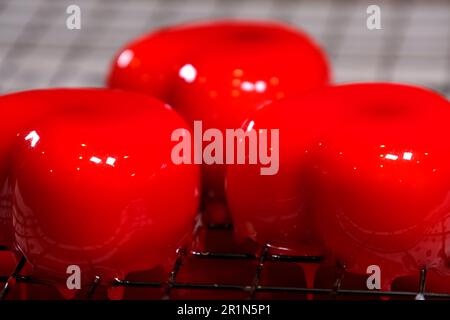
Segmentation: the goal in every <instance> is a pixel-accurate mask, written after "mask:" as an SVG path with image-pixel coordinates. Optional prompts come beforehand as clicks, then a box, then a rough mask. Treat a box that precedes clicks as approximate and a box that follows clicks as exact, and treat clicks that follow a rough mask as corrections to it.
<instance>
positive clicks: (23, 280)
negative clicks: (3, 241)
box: [0, 225, 450, 300]
mask: <svg viewBox="0 0 450 320" xmlns="http://www.w3.org/2000/svg"><path fill="white" fill-rule="evenodd" d="M203 229H204V230H202V229H200V230H201V231H206V232H212V233H214V232H219V233H221V236H222V238H223V235H224V233H223V232H226V233H229V234H228V236H229V235H231V234H232V232H233V230H232V226H230V225H215V226H208V227H203ZM201 231H199V233H201ZM216 236H217V234H216ZM226 238H227V237H225V239H226ZM194 243H195V241H194ZM7 250H8V249H7V248H4V247H0V253H1V252H2V251H3V252H7ZM232 251H234V250H232ZM252 252H254V251H252ZM188 259H191V260H195V261H196V264H195V265H194V266H195V267H196V268H197V269H198V270H200V272H210V270H209V269H208V265H207V264H206V263H205V262H208V261H209V262H211V261H216V260H217V261H219V263H220V265H222V266H223V264H224V263H230V262H233V263H234V265H231V264H230V267H231V268H232V269H233V270H231V269H230V270H226V271H227V272H229V273H233V272H234V273H235V275H236V276H237V277H240V276H241V278H242V279H246V280H242V281H241V282H240V283H236V282H234V281H230V283H227V280H225V283H224V280H223V279H216V280H217V281H214V280H213V281H211V279H210V281H209V282H208V281H206V282H205V280H203V281H196V280H195V277H194V278H192V277H191V278H190V279H189V278H188V280H191V281H186V280H183V279H180V275H181V274H182V273H183V271H184V270H183V269H189V267H188V266H187V264H188V263H186V261H187V260H188ZM249 262H250V264H249ZM270 263H271V264H272V266H273V265H277V266H280V265H281V266H283V265H291V266H292V265H295V266H297V265H299V264H301V267H300V269H298V270H297V273H294V274H293V273H292V272H291V275H289V277H288V280H289V283H287V284H286V283H285V284H280V283H279V282H278V283H277V281H276V277H275V278H272V279H271V280H269V281H267V277H266V276H267V274H266V276H265V274H264V273H268V272H269V271H268V269H269V268H270V267H269V264H270ZM322 263H323V257H321V256H288V255H280V254H278V253H274V252H271V248H270V246H267V245H266V246H263V247H261V248H260V250H259V253H256V254H255V253H248V252H244V251H240V252H239V251H237V252H214V251H201V250H196V249H195V245H193V246H190V249H186V248H179V249H178V251H177V259H176V262H175V264H174V266H173V268H172V270H171V272H170V273H169V274H168V275H162V276H161V275H158V276H155V275H153V276H150V280H149V279H148V274H145V272H143V273H140V274H139V275H137V277H136V276H135V277H131V278H127V279H117V278H116V279H114V280H113V281H112V282H108V283H105V282H102V279H101V278H100V277H98V276H96V277H94V278H93V279H92V282H91V284H90V285H89V286H88V287H87V288H85V289H84V290H82V291H80V292H79V294H78V295H77V296H76V298H77V299H85V300H89V299H106V298H107V294H106V293H105V290H108V289H111V288H122V289H123V290H124V292H123V293H122V294H121V298H125V299H146V298H150V299H171V298H172V299H179V298H181V299H187V298H199V297H200V298H203V299H204V298H208V299H214V298H216V299H220V298H222V299H223V298H232V299H280V298H282V299H339V298H341V297H345V296H350V297H351V298H352V299H358V298H361V297H363V298H366V299H367V298H368V299H379V298H382V297H384V298H392V299H401V298H406V299H416V300H423V299H450V288H449V290H448V293H434V292H429V291H426V283H427V270H426V269H421V270H418V277H417V289H415V290H392V291H381V290H368V289H364V288H362V289H361V288H355V287H353V288H352V287H350V288H345V287H344V286H343V285H342V284H343V283H344V282H345V279H346V277H348V276H349V275H350V276H351V274H347V273H346V272H345V266H341V265H337V266H335V267H333V272H332V278H331V279H332V281H331V282H330V285H329V287H326V288H323V287H320V286H319V287H317V286H306V284H302V285H297V286H296V284H297V283H298V282H296V281H295V278H302V271H301V270H302V268H305V267H306V268H307V265H310V266H311V265H315V266H320V265H321V264H322ZM26 264H27V261H26V259H25V257H23V256H22V257H21V258H20V259H19V260H18V261H17V263H16V265H15V266H14V268H13V270H12V272H11V273H10V274H7V275H1V274H0V300H2V299H27V298H30V296H29V292H27V290H30V286H33V288H32V289H31V292H32V294H33V292H34V294H35V296H34V297H33V296H31V298H33V299H36V298H38V299H39V298H41V299H42V298H45V297H47V298H48V297H50V299H62V296H60V295H58V294H57V293H55V292H56V289H55V287H54V283H53V282H52V281H50V280H47V279H41V278H35V277H33V275H30V274H29V273H28V272H26V271H25V272H23V270H24V269H26V268H25V266H26ZM218 265H219V264H217V265H216V266H218ZM210 266H211V265H209V267H210ZM202 268H203V269H202ZM249 268H250V269H251V270H250V272H246V271H249V270H248V269H249ZM245 269H247V270H245ZM198 270H197V272H198ZM282 270H283V268H279V269H278V272H280V271H281V272H283V271H282ZM285 270H288V269H285ZM189 272H192V268H191V270H188V271H187V273H189ZM150 273H151V271H150ZM246 273H247V274H248V275H250V276H249V277H245V276H243V277H242V274H244V275H245V274H246ZM303 276H304V275H303ZM317 276H318V275H317ZM317 276H316V277H317ZM139 277H142V278H140V279H139ZM152 277H153V279H151V278H152ZM365 277H366V276H365ZM181 278H183V277H181ZM184 278H185V279H186V277H184ZM246 281H247V282H246ZM244 282H245V283H244ZM24 285H25V287H24ZM44 289H47V294H48V289H53V292H52V293H51V294H50V295H46V293H45V292H46V291H43V290H44ZM133 290H135V291H134V292H133ZM136 290H137V291H136ZM139 290H141V291H139ZM142 290H144V291H142ZM15 291H17V292H15ZM195 291H197V292H198V291H200V292H204V293H203V295H200V296H199V295H195ZM43 292H44V296H42V293H43ZM180 292H181V294H180ZM183 292H184V293H183ZM205 292H206V294H205ZM221 292H225V293H227V294H226V295H222V294H221ZM24 294H25V295H24Z"/></svg>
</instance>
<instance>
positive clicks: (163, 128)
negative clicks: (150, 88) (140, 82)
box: [10, 89, 200, 287]
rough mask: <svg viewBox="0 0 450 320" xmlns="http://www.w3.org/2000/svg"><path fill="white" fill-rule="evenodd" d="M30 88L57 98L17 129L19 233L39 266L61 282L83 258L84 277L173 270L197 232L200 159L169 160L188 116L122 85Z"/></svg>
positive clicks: (14, 179) (14, 184)
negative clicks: (49, 109) (47, 111)
mask: <svg viewBox="0 0 450 320" xmlns="http://www.w3.org/2000/svg"><path fill="white" fill-rule="evenodd" d="M23 95H28V96H29V97H30V98H31V97H32V98H33V99H35V100H40V99H45V100H46V101H48V103H51V104H53V105H55V106H60V111H59V112H55V113H53V114H52V116H49V117H46V118H45V120H43V121H39V122H36V123H33V124H32V125H30V126H29V127H28V128H27V129H26V130H24V131H22V132H20V133H19V134H18V136H17V141H16V146H15V152H14V170H13V173H12V176H11V179H10V189H11V191H12V193H13V196H14V201H13V223H14V230H15V237H14V238H15V239H14V241H15V245H16V247H17V248H18V249H19V250H20V251H22V252H23V254H24V255H25V256H26V258H27V259H28V260H29V261H30V263H31V264H32V265H33V267H34V269H35V272H36V273H39V274H44V275H45V276H47V277H50V278H52V279H56V280H57V281H59V284H60V285H61V287H64V286H65V279H66V278H67V276H68V275H67V274H66V269H67V267H68V266H69V265H78V266H80V268H81V272H82V279H83V284H86V283H87V282H89V281H92V280H93V277H94V276H96V275H98V276H100V277H101V279H102V281H111V280H112V279H113V278H114V277H116V276H117V277H119V278H123V277H124V276H126V275H127V274H128V273H129V272H132V271H138V270H144V269H150V268H152V267H154V266H157V265H163V266H165V267H166V268H168V267H169V266H170V264H171V263H173V261H174V258H175V257H176V254H175V250H176V249H177V247H178V246H179V245H180V244H181V242H182V241H183V240H184V239H185V238H186V237H188V236H189V235H190V233H191V232H192V230H193V225H194V218H195V215H196V213H197V205H198V200H199V192H200V182H199V179H200V178H199V174H200V173H199V167H198V166H195V165H178V166H177V165H175V164H173V163H172V161H171V158H170V155H171V148H172V142H171V140H170V136H171V133H172V131H173V130H174V129H177V128H188V126H187V124H186V122H185V121H184V120H183V119H182V118H181V117H180V116H179V115H178V114H177V113H176V112H175V111H174V110H172V109H171V108H170V107H169V106H167V105H165V104H163V103H162V102H159V101H157V100H155V99H153V98H149V97H146V96H141V95H137V94H133V93H126V92H121V91H113V90H82V89H79V90H51V91H50V90H49V91H47V92H30V93H23ZM16 107H18V108H20V107H21V106H20V105H17V104H16ZM33 133H34V134H33ZM30 134H31V136H32V137H35V138H34V140H33V139H32V138H30ZM36 137H38V138H36Z"/></svg>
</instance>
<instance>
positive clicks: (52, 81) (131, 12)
mask: <svg viewBox="0 0 450 320" xmlns="http://www.w3.org/2000/svg"><path fill="white" fill-rule="evenodd" d="M71 4H76V5H78V6H80V8H81V30H68V29H67V28H66V19H67V14H66V8H67V7H68V6H69V5H71ZM369 4H378V5H379V6H380V7H381V19H382V20H381V23H382V29H381V30H372V31H371V30H368V29H367V27H366V18H367V13H366V8H367V6H368V5H369ZM225 17H236V18H250V19H275V20H279V21H284V22H286V23H289V24H292V25H294V26H297V27H299V28H301V29H303V30H305V31H306V32H308V33H309V34H310V35H311V36H312V37H313V38H314V39H316V41H317V42H318V43H319V44H320V45H321V46H322V48H323V49H324V50H325V51H326V53H327V54H328V56H329V57H330V59H331V62H332V65H333V72H334V78H335V81H336V82H338V83H345V82H355V81H387V82H405V83H410V84H416V85H421V86H425V87H428V88H431V89H433V90H435V91H438V92H440V93H442V94H443V95H445V96H447V97H450V72H449V71H450V2H449V1H447V0H428V1H421V0H415V1H414V0H412V1H406V0H391V1H387V0H386V1H382V0H381V1H376V0H375V1H370V2H369V1H367V0H339V1H337V0H319V1H313V0H301V1H295V0H226V1H225V0H158V1H157V0H149V1H145V0H128V1H122V0H33V1H29V0H0V93H1V94H3V93H7V92H13V91H18V90H28V89H33V88H47V87H79V86H82V87H89V86H94V87H101V86H103V85H104V79H105V75H106V74H107V70H108V67H109V63H110V61H111V59H112V56H113V55H114V54H115V53H116V52H117V50H118V49H119V48H120V47H121V46H123V45H124V44H125V43H126V42H128V41H129V40H131V39H133V38H135V37H137V36H139V35H141V34H143V33H145V32H148V31H150V30H154V29H156V28H159V27H162V26H167V25H171V24H175V23H182V22H187V21H193V20H199V19H213V18H225ZM204 231H206V232H208V233H210V234H215V233H217V234H219V235H220V236H221V237H222V238H221V239H222V241H223V242H227V241H229V242H232V240H230V236H229V235H230V234H231V233H232V226H230V225H219V226H210V227H209V228H206V230H204ZM224 235H226V236H225V237H224ZM206 241H207V240H206ZM7 250H8V249H7V248H3V247H0V254H2V253H8V251H7ZM259 251H260V254H254V253H248V252H246V251H245V250H243V249H242V248H241V249H240V250H207V251H205V250H197V249H196V248H195V247H192V248H188V249H184V248H180V249H179V250H178V259H177V262H176V263H175V265H174V267H173V270H172V272H171V273H170V275H169V276H168V277H167V276H166V277H164V276H165V275H161V274H160V273H158V272H156V274H157V275H154V274H153V273H152V272H153V271H152V272H149V273H143V274H137V275H134V276H132V277H129V278H127V279H116V280H115V281H114V282H113V283H108V284H105V283H103V281H102V279H101V278H99V277H96V278H94V279H92V284H91V286H90V287H89V288H88V289H87V290H83V291H82V293H80V296H79V298H82V299H97V298H99V297H100V298H102V297H105V295H104V291H105V288H108V287H115V288H122V289H124V291H125V298H138V299H141V298H157V299H160V298H186V297H188V298H192V297H198V296H196V295H195V292H206V293H207V294H206V295H207V296H210V297H223V296H221V295H219V296H215V295H214V293H220V292H227V293H230V296H231V297H233V298H235V297H236V294H238V297H239V298H242V299H247V298H248V299H259V298H276V297H278V296H279V297H282V298H293V297H294V298H303V299H306V298H311V296H314V297H320V298H327V297H328V298H333V299H338V298H339V297H342V296H348V295H350V296H351V297H368V298H370V299H373V298H378V297H392V298H402V297H403V298H417V299H421V298H444V299H450V288H449V292H448V293H431V292H428V291H426V280H427V270H420V272H419V271H418V275H417V279H416V280H417V281H416V282H417V283H416V284H417V285H416V286H415V287H414V288H413V289H411V290H400V291H389V292H382V291H373V290H364V288H363V289H347V288H346V286H345V285H343V284H344V283H345V280H346V279H347V278H348V277H349V275H348V274H346V273H345V268H344V267H343V266H337V267H336V268H334V269H333V270H332V273H331V276H330V277H329V278H330V281H329V286H328V287H324V288H322V287H317V286H314V287H313V288H311V287H307V286H306V285H305V281H304V278H305V276H304V270H303V269H305V268H307V265H309V266H321V265H322V257H319V256H301V257H298V256H283V255H278V254H274V253H272V252H271V250H270V248H269V247H267V246H264V247H262V248H260V250H259ZM249 252H250V251H249ZM251 252H254V251H251ZM214 261H218V263H220V264H224V263H229V264H230V270H229V271H228V273H230V274H231V275H232V276H233V273H236V275H239V276H236V278H245V281H242V282H239V281H231V280H232V279H231V280H230V277H229V276H228V277H226V278H227V279H226V280H228V281H225V280H224V279H222V278H220V276H221V275H218V277H217V279H212V280H211V281H209V282H201V281H196V279H195V278H194V279H192V278H189V277H187V276H186V274H189V272H190V270H189V268H191V269H192V268H194V269H195V268H197V269H198V268H200V269H201V268H202V266H203V267H204V270H206V271H205V272H211V269H208V268H210V267H211V263H212V262H214ZM299 263H300V264H301V265H302V267H298V266H299ZM287 266H289V268H288V267H287ZM1 267H2V266H0V299H23V298H30V296H29V293H27V295H25V296H24V295H23V294H22V293H21V291H22V289H23V288H24V286H25V287H26V288H27V289H28V288H31V287H33V288H34V291H35V292H38V293H37V294H36V295H35V296H31V298H40V297H41V298H42V296H45V294H42V292H46V293H48V294H49V295H50V296H51V297H53V298H60V296H58V295H57V294H55V293H54V292H52V291H51V288H52V287H53V286H52V283H51V282H49V281H47V280H45V279H37V278H34V277H33V275H32V274H31V275H30V274H29V273H28V272H26V270H25V269H27V261H26V259H25V258H23V257H22V258H21V259H19V261H16V262H15V263H13V266H12V268H11V270H9V269H8V271H6V270H4V268H1ZM283 268H284V269H283ZM186 270H188V271H186ZM286 270H288V271H286ZM284 272H287V273H288V274H289V275H292V276H289V277H288V281H287V282H283V281H278V280H277V273H278V274H280V273H284ZM268 273H269V274H270V273H272V274H273V273H275V276H271V277H267V274H268ZM149 274H151V275H149ZM222 276H223V275H222ZM302 279H303V280H302ZM47 289H48V290H50V291H48V290H47ZM46 290H47V291H46ZM30 291H31V292H32V291H33V290H30ZM49 292H50V293H49ZM183 292H184V294H183ZM186 292H187V293H186ZM211 293H212V294H211ZM186 294H187V295H186ZM230 296H228V297H230ZM202 297H204V296H202Z"/></svg>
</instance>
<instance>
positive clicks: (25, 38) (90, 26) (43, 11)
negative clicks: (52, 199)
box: [0, 0, 450, 97]
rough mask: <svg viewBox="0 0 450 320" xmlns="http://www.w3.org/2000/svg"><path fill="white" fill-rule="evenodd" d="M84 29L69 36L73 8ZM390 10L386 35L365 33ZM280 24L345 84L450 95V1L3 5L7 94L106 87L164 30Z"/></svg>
mask: <svg viewBox="0 0 450 320" xmlns="http://www.w3.org/2000/svg"><path fill="white" fill-rule="evenodd" d="M70 4H77V5H79V6H80V7H81V10H82V17H81V19H82V29H81V30H68V29H66V24H65V21H66V18H67V14H66V8H67V6H68V5H70ZM369 4H377V5H379V6H380V7H381V10H382V11H381V18H382V27H383V29H382V30H373V31H370V30H368V29H367V28H366V18H367V14H366V8H367V6H368V5H369ZM216 17H242V18H252V19H254V18H256V19H276V20H281V21H285V22H287V23H290V24H293V25H295V26H298V27H300V28H302V29H304V30H306V31H307V32H308V33H309V34H311V35H312V36H313V37H314V38H315V39H316V40H317V42H318V43H319V44H320V45H321V46H322V47H323V48H324V49H325V50H326V52H327V54H328V55H329V57H330V59H331V61H332V63H333V68H334V78H335V80H336V82H353V81H398V82H406V83H412V84H418V85H422V86H426V87H429V88H432V89H434V90H436V91H439V92H441V93H443V94H445V95H447V97H449V96H450V1H449V0H412V1H407V0H390V1H387V0H385V1H383V0H370V1H368V0H315V1H314V0H0V93H6V92H11V91H17V90H26V89H31V88H45V87H67V86H84V87H86V86H103V84H104V78H105V75H106V73H107V69H108V66H109V63H110V61H111V59H112V56H113V55H114V53H115V52H116V51H117V50H118V48H120V47H121V46H122V45H123V44H124V43H126V42H127V41H129V40H131V39H133V38H134V37H136V36H139V35H141V34H142V33H144V32H147V31H151V30H153V29H155V28H158V27H160V26H166V25H170V24H173V23H181V22H186V21H192V20H197V19H210V18H216Z"/></svg>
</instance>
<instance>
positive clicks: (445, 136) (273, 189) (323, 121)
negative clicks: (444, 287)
mask: <svg viewBox="0 0 450 320" xmlns="http://www.w3.org/2000/svg"><path fill="white" fill-rule="evenodd" d="M250 120H252V121H253V123H254V128H280V171H279V174H278V175H277V176H261V175H259V168H258V166H238V165H237V166H230V167H229V168H228V169H227V196H228V198H227V199H228V203H229V206H230V211H231V213H232V217H233V220H234V222H235V225H236V232H237V233H238V236H239V237H244V238H245V237H250V238H253V239H254V240H256V241H257V242H259V243H261V244H262V243H270V244H274V245H276V246H281V247H285V248H287V249H290V250H294V251H295V250H297V251H298V250H303V251H304V250H305V249H304V248H302V246H303V243H304V242H305V241H306V243H308V242H309V241H311V239H319V240H320V241H321V242H322V243H323V245H324V246H325V248H326V250H327V252H328V256H329V257H330V258H332V260H338V261H340V262H341V263H343V264H345V265H346V267H347V269H348V271H349V272H355V273H360V274H366V269H367V267H368V266H369V265H372V264H376V265H379V266H380V267H381V270H382V281H383V286H384V288H387V287H389V286H390V283H391V281H392V279H393V278H395V277H396V276H399V275H405V274H409V273H417V272H418V270H419V269H420V268H421V267H422V266H426V267H428V268H434V269H436V270H439V272H441V273H447V272H449V269H448V257H449V251H448V244H449V243H450V238H449V231H448V230H449V228H450V216H449V214H450V202H449V199H450V198H449V194H450V134H449V131H448V124H449V123H450V105H449V102H448V101H447V100H446V99H444V98H442V97H440V96H439V95H437V94H435V93H433V92H431V91H428V90H425V89H420V88H416V87H411V86H405V85H397V84H355V85H342V86H336V87H329V88H326V89H324V90H319V91H317V92H316V93H312V94H309V95H306V96H304V97H303V98H300V99H290V100H285V101H282V102H278V103H277V105H272V106H271V105H268V106H266V107H265V108H263V109H262V110H260V111H257V112H255V114H254V116H253V117H251V118H250V119H249V121H250Z"/></svg>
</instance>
